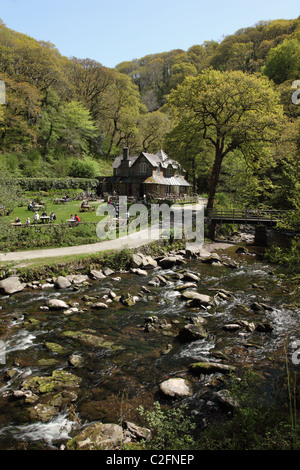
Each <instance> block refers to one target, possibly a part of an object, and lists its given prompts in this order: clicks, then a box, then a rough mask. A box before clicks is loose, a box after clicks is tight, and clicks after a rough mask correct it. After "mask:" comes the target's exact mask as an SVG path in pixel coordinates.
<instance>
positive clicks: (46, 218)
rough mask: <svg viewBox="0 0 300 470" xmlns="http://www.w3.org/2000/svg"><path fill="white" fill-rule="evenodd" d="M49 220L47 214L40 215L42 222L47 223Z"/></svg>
mask: <svg viewBox="0 0 300 470" xmlns="http://www.w3.org/2000/svg"><path fill="white" fill-rule="evenodd" d="M49 220H50V217H49V215H42V216H41V221H42V222H43V223H44V222H46V223H48V222H49Z"/></svg>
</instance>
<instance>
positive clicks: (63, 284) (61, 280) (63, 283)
mask: <svg viewBox="0 0 300 470" xmlns="http://www.w3.org/2000/svg"><path fill="white" fill-rule="evenodd" d="M55 286H56V287H58V288H59V289H67V288H68V287H70V286H71V282H70V281H69V280H68V279H67V278H66V277H64V276H58V278H57V279H56V280H55Z"/></svg>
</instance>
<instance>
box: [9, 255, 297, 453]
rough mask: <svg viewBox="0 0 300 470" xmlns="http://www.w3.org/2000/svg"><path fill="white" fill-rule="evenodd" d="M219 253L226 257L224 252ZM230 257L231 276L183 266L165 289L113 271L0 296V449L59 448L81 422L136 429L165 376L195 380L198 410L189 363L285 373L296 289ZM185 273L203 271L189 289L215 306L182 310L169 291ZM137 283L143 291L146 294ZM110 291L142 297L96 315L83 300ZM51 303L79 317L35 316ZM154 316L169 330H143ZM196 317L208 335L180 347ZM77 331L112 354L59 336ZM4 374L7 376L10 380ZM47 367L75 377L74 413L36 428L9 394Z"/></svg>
mask: <svg viewBox="0 0 300 470" xmlns="http://www.w3.org/2000/svg"><path fill="white" fill-rule="evenodd" d="M221 256H222V258H223V260H224V261H226V260H227V258H226V256H227V255H226V254H225V252H224V254H221ZM235 260H236V261H237V263H238V267H237V268H235V269H232V268H229V267H228V266H224V265H209V264H205V263H202V262H201V261H200V260H188V261H187V262H186V264H185V265H184V266H176V267H175V268H173V269H172V270H160V271H159V273H160V274H163V275H165V276H167V278H168V281H169V282H168V284H167V285H163V286H159V287H150V286H148V282H149V280H150V279H151V278H152V277H154V275H155V273H154V272H153V271H149V274H148V276H146V277H145V276H138V275H136V274H131V273H121V274H119V273H118V274H116V275H115V276H118V277H114V276H110V277H109V278H106V279H104V280H102V281H90V282H89V285H82V286H80V287H79V289H78V290H73V289H72V288H71V289H70V288H69V289H60V290H57V289H55V288H53V287H52V288H48V289H35V290H32V289H29V288H26V289H25V290H23V291H22V292H20V293H17V294H15V295H12V296H2V297H1V299H0V308H1V310H0V315H1V317H0V318H1V326H0V339H1V340H2V341H3V342H4V344H5V361H4V360H3V361H2V362H4V363H3V364H0V449H20V448H26V449H31V448H37V446H39V447H40V448H45V449H46V448H52V446H59V445H60V443H65V442H66V441H67V440H68V439H69V438H70V437H71V436H72V435H73V434H74V433H76V431H77V432H78V431H79V430H80V423H81V424H83V425H86V424H88V423H92V422H94V421H99V420H100V421H103V422H114V423H118V422H119V421H120V417H121V416H122V417H123V418H125V419H128V420H129V421H133V422H138V419H139V415H138V412H137V407H138V406H139V405H143V406H144V407H145V408H147V407H149V408H151V407H152V404H153V402H154V401H155V400H158V399H160V400H163V397H162V396H161V395H160V393H159V384H160V383H161V382H163V381H164V380H166V379H167V378H170V377H185V378H189V379H190V380H191V381H192V383H193V387H194V395H193V397H190V398H189V399H188V400H187V401H188V402H189V403H190V405H191V407H192V408H193V409H194V410H197V406H198V404H197V403H198V402H197V400H198V399H199V397H201V396H202V394H201V391H203V388H207V387H208V388H209V387H210V385H209V379H210V378H209V377H200V378H199V377H193V376H191V374H190V370H189V365H190V364H191V363H192V362H195V361H199V360H208V361H214V362H216V361H220V360H222V362H225V363H228V364H231V365H235V366H237V367H238V368H245V367H249V368H252V369H255V370H259V371H262V372H263V374H265V377H266V378H267V380H268V381H269V382H270V384H271V383H272V380H274V378H276V377H278V376H280V375H281V374H283V373H284V354H283V346H284V344H285V343H286V342H287V344H288V345H289V346H290V345H291V343H292V341H294V340H299V339H300V324H299V309H298V308H297V306H295V302H296V300H297V299H296V292H295V291H294V288H293V286H292V285H290V284H289V282H288V281H285V280H283V279H282V278H281V277H280V276H277V275H276V274H274V273H273V272H272V269H273V268H272V267H271V266H269V265H268V264H266V263H264V262H262V261H260V260H259V259H257V258H256V256H253V255H252V256H251V255H239V256H237V255H235ZM183 268H184V269H188V270H190V271H192V272H194V273H199V274H200V281H199V282H198V283H197V288H196V289H197V291H198V292H200V293H202V294H208V295H210V296H212V297H214V298H215V306H213V307H212V308H206V309H190V308H187V307H186V305H185V301H184V300H183V299H182V298H181V294H180V292H179V291H178V290H176V287H178V286H179V285H181V284H183V282H186V281H183V280H180V279H176V276H174V273H176V272H179V271H181V270H182V269H183ZM143 286H146V287H147V288H148V289H149V291H150V292H144V291H143V289H142V287H143ZM220 289H223V290H224V292H225V293H226V292H227V294H226V296H219V295H217V294H218V292H219V291H220ZM110 290H112V291H113V292H115V293H116V294H117V295H121V294H123V293H125V292H126V293H127V292H128V293H130V294H132V295H138V294H139V295H140V300H139V301H138V302H136V304H135V305H133V306H131V307H128V306H125V305H123V304H122V303H121V302H115V301H113V302H111V303H109V304H108V305H109V307H108V308H107V309H105V310H94V309H92V308H90V306H89V305H87V304H86V302H85V301H84V300H82V298H83V296H84V295H88V296H91V297H93V296H98V297H99V296H100V297H101V296H102V295H106V294H108V293H109V291H110ZM229 292H230V293H231V294H230V295H229ZM53 297H56V298H58V299H62V300H65V301H67V302H70V301H73V302H78V308H79V311H74V312H73V313H67V314H66V313H64V312H63V311H51V310H43V309H41V307H43V306H44V305H45V303H46V300H47V299H49V298H53ZM254 302H257V303H259V302H261V303H263V304H265V309H264V310H263V312H262V311H254V310H253V309H251V308H250V307H251V305H252V304H253V303H254ZM298 305H299V304H298ZM266 306H267V307H268V308H266ZM153 315H155V316H157V317H158V319H159V320H165V323H166V326H160V327H158V328H157V329H156V330H153V331H146V330H145V325H146V323H145V318H146V317H151V316H153ZM194 315H195V316H199V315H201V317H202V318H203V319H204V320H205V324H204V326H205V328H206V331H207V333H208V334H207V337H206V338H204V339H199V340H196V341H192V342H182V341H181V340H180V339H179V337H178V332H179V330H180V328H182V327H183V326H184V325H185V324H186V323H187V322H188V321H189V318H190V317H191V316H194ZM240 320H245V321H247V322H249V323H255V324H257V323H258V322H264V323H265V324H268V325H270V326H271V327H272V329H271V330H270V331H258V330H255V331H248V330H247V329H246V328H240V329H238V330H225V329H224V328H223V327H224V325H227V324H232V323H236V322H237V321H240ZM82 330H85V331H89V332H92V333H93V334H95V335H101V336H103V335H106V339H107V340H109V341H112V342H113V344H114V348H113V349H111V348H105V347H99V346H95V345H88V344H83V343H82V342H79V341H78V338H74V337H70V336H67V337H66V336H64V332H66V331H73V332H78V331H82ZM47 342H52V343H56V344H59V345H61V346H62V347H63V348H64V350H63V351H60V352H57V351H51V350H49V349H47V348H46V347H45V344H46V343H47ZM73 353H76V354H80V356H81V357H82V358H83V363H82V365H81V366H80V367H76V368H75V367H74V366H72V365H71V364H70V362H69V358H70V356H71V355H72V354H73ZM221 355H222V356H221ZM220 357H221V359H220ZM224 358H225V360H224ZM43 360H44V362H43ZM49 360H52V362H51V361H50V362H49ZM11 370H13V371H14V375H13V376H12V375H11V376H8V373H9V372H10V371H11ZM54 370H65V371H69V372H71V373H72V374H75V375H77V376H79V377H80V378H82V382H81V384H80V387H79V390H78V392H77V393H78V396H77V398H76V400H75V401H74V402H72V405H71V406H70V405H68V407H67V409H63V410H61V411H60V412H59V413H58V414H57V415H56V416H54V417H52V418H51V419H49V420H48V421H45V422H43V421H41V420H38V421H34V420H32V419H30V418H29V416H28V413H27V410H28V408H29V407H32V404H27V403H24V400H20V399H17V398H15V397H13V396H12V392H13V390H15V389H18V388H19V387H20V384H21V383H22V381H23V380H24V379H25V378H26V377H29V376H31V375H36V376H50V375H51V374H52V372H53V371H54ZM70 409H71V410H72V411H73V413H71V412H70ZM74 417H75V418H74Z"/></svg>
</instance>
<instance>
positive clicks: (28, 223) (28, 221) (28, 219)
mask: <svg viewBox="0 0 300 470" xmlns="http://www.w3.org/2000/svg"><path fill="white" fill-rule="evenodd" d="M26 225H27V227H28V225H30V217H27V220H26Z"/></svg>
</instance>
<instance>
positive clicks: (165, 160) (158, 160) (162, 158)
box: [112, 149, 181, 168]
mask: <svg viewBox="0 0 300 470" xmlns="http://www.w3.org/2000/svg"><path fill="white" fill-rule="evenodd" d="M142 156H143V157H145V158H146V159H147V160H148V162H149V163H150V165H152V166H153V167H155V168H158V167H159V166H161V167H162V168H167V167H168V166H169V165H170V166H171V167H172V168H181V165H180V163H178V162H177V161H176V160H173V159H172V158H169V157H168V155H167V154H166V153H165V152H164V151H163V150H162V149H161V150H159V151H158V152H157V153H156V154H154V153H148V152H142V153H141V154H140V155H132V156H129V157H128V160H129V167H132V165H133V164H134V163H135V162H136V161H137V160H138V159H139V158H140V157H142ZM122 160H123V155H121V156H119V157H116V158H115V160H114V162H113V164H112V167H113V168H119V166H120V165H121V161H122Z"/></svg>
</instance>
